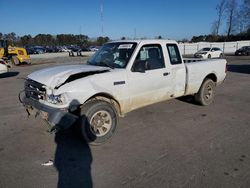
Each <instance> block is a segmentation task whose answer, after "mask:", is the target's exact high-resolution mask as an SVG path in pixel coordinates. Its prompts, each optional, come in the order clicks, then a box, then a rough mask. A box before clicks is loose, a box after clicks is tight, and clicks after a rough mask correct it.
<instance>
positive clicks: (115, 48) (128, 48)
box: [87, 42, 136, 68]
mask: <svg viewBox="0 0 250 188" xmlns="http://www.w3.org/2000/svg"><path fill="white" fill-rule="evenodd" d="M135 47H136V43H132V42H114V43H107V44H104V45H103V46H102V47H101V49H100V50H98V51H97V52H96V53H95V54H94V55H93V56H92V57H91V58H90V59H89V60H88V62H87V63H88V64H89V65H95V66H107V67H110V68H125V67H126V66H127V64H128V61H129V59H130V57H131V56H132V54H133V52H134V49H135Z"/></svg>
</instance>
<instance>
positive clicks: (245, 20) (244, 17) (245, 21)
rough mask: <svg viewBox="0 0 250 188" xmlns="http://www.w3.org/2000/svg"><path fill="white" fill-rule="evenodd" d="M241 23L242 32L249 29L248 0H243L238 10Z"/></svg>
mask: <svg viewBox="0 0 250 188" xmlns="http://www.w3.org/2000/svg"><path fill="white" fill-rule="evenodd" d="M240 16H241V21H242V23H241V24H242V25H243V30H247V29H249V28H250V0H244V2H243V5H242V7H241V10H240Z"/></svg>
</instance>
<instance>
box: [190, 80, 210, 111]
mask: <svg viewBox="0 0 250 188" xmlns="http://www.w3.org/2000/svg"><path fill="white" fill-rule="evenodd" d="M214 96H215V83H214V82H213V80H211V79H206V80H205V81H204V82H203V83H202V85H201V87H200V89H199V92H198V93H197V94H195V96H194V97H195V101H196V102H197V103H199V104H200V105H202V106H207V105H209V104H211V103H212V102H213V100H214Z"/></svg>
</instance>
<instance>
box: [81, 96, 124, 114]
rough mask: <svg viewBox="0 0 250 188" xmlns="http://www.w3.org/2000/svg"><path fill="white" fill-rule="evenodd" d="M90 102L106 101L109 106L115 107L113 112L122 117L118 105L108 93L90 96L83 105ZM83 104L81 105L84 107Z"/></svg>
mask: <svg viewBox="0 0 250 188" xmlns="http://www.w3.org/2000/svg"><path fill="white" fill-rule="evenodd" d="M92 100H102V101H106V102H108V103H110V104H111V105H113V106H114V107H115V110H116V112H117V113H118V115H119V116H122V113H121V106H120V103H119V102H118V101H117V100H116V99H115V97H113V96H112V95H110V94H108V93H97V94H95V95H93V96H91V97H90V98H88V99H87V100H86V101H85V103H84V104H86V103H87V102H89V101H92ZM84 104H82V105H84Z"/></svg>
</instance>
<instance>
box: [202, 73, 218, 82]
mask: <svg viewBox="0 0 250 188" xmlns="http://www.w3.org/2000/svg"><path fill="white" fill-rule="evenodd" d="M206 79H211V80H213V81H214V82H215V83H217V76H216V74H215V73H210V74H208V75H207V76H206V77H205V78H204V79H203V81H202V83H203V82H204V81H205V80H206Z"/></svg>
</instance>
